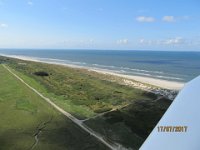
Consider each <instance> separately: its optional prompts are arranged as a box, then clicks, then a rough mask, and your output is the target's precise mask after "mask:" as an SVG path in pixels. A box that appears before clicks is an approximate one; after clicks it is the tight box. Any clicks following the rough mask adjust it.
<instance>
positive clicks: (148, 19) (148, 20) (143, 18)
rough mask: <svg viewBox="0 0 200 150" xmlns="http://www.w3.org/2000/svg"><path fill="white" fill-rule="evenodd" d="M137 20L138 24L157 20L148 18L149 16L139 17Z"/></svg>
mask: <svg viewBox="0 0 200 150" xmlns="http://www.w3.org/2000/svg"><path fill="white" fill-rule="evenodd" d="M136 20H137V21H138V22H154V21H155V18H153V17H147V16H138V17H137V18H136Z"/></svg>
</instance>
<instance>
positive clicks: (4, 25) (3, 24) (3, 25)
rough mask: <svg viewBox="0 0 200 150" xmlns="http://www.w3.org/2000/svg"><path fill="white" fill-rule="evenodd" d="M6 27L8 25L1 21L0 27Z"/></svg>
mask: <svg viewBox="0 0 200 150" xmlns="http://www.w3.org/2000/svg"><path fill="white" fill-rule="evenodd" d="M7 27H8V25H7V24H5V23H1V24H0V28H7Z"/></svg>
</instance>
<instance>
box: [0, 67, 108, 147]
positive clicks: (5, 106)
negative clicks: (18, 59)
mask: <svg viewBox="0 0 200 150" xmlns="http://www.w3.org/2000/svg"><path fill="white" fill-rule="evenodd" d="M35 138H37V139H38V142H36V139H35ZM31 149H34V150H64V149H65V150H78V149H91V150H93V149H99V150H100V149H101V150H102V149H107V147H105V146H104V145H103V144H101V143H100V142H99V141H97V140H96V139H95V138H94V137H92V136H90V135H89V134H88V133H86V132H85V131H83V130H82V129H80V128H79V127H78V126H76V125H75V124H74V123H72V122H71V121H70V120H69V119H67V118H66V117H65V116H63V115H62V114H60V113H58V112H57V111H56V110H54V109H53V108H52V107H51V106H50V105H49V104H48V103H46V102H45V101H44V100H43V99H42V98H40V97H39V96H38V95H37V94H35V93H33V91H31V90H30V89H29V88H27V87H26V86H25V85H24V84H23V83H21V82H20V81H19V80H18V79H16V78H15V77H14V76H13V75H12V74H10V72H8V70H6V69H5V68H4V67H3V66H2V65H1V64H0V150H31Z"/></svg>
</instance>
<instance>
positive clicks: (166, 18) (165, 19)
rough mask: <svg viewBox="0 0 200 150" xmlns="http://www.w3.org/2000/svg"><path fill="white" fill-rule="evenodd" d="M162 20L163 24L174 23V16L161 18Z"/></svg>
mask: <svg viewBox="0 0 200 150" xmlns="http://www.w3.org/2000/svg"><path fill="white" fill-rule="evenodd" d="M162 20H163V21H165V22H175V21H176V19H175V17H174V16H164V17H163V18H162Z"/></svg>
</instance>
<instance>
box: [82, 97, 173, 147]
mask: <svg viewBox="0 0 200 150" xmlns="http://www.w3.org/2000/svg"><path fill="white" fill-rule="evenodd" d="M170 103H171V102H170V101H169V100H168V99H165V98H161V99H159V100H156V101H151V100H138V101H135V102H134V103H133V104H131V105H129V106H127V107H125V108H122V109H118V110H115V111H112V112H109V113H106V114H104V115H103V116H99V117H96V118H94V119H90V120H88V121H86V122H85V123H86V124H87V125H88V126H89V127H90V128H92V129H94V130H95V131H96V132H99V133H101V134H103V135H104V136H105V137H106V138H107V139H111V140H112V141H115V142H117V143H121V144H122V145H125V146H126V147H130V148H134V149H138V148H139V147H140V146H141V145H142V143H143V142H144V140H145V139H146V138H147V136H148V135H149V134H150V132H151V131H152V129H153V128H154V127H155V125H156V124H157V122H158V121H159V119H160V118H161V117H162V115H163V114H164V112H165V111H166V109H167V108H168V107H169V105H170Z"/></svg>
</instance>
